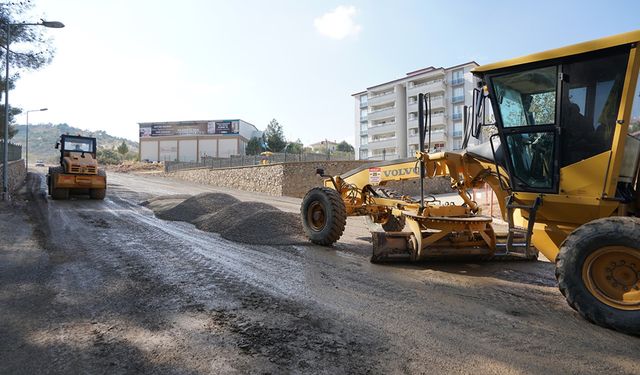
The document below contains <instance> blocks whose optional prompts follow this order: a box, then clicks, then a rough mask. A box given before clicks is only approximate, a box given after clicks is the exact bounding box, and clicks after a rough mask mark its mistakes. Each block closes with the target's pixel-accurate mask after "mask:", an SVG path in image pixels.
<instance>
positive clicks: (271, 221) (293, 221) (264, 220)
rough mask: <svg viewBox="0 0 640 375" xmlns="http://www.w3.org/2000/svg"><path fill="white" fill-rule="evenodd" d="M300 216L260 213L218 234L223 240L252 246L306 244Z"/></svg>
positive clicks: (270, 212)
mask: <svg viewBox="0 0 640 375" xmlns="http://www.w3.org/2000/svg"><path fill="white" fill-rule="evenodd" d="M303 233H304V232H303V230H302V223H301V222H300V215H298V214H295V213H292V212H283V211H260V212H257V213H255V214H252V215H249V216H247V217H245V218H244V219H243V220H241V221H239V222H238V223H237V224H236V225H234V226H232V227H229V228H228V229H227V230H224V231H222V232H220V235H221V236H222V237H223V238H226V239H228V240H231V241H236V242H242V243H248V244H254V245H301V244H307V243H308V241H307V239H306V238H305V237H304V236H303Z"/></svg>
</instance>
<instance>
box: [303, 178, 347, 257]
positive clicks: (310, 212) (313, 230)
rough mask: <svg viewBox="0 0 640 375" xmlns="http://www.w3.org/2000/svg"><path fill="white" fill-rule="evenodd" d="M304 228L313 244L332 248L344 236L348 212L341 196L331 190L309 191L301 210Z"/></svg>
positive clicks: (318, 189) (322, 188)
mask: <svg viewBox="0 0 640 375" xmlns="http://www.w3.org/2000/svg"><path fill="white" fill-rule="evenodd" d="M300 215H301V217H302V226H303V227H304V231H305V233H306V234H307V237H308V238H309V240H311V242H313V243H315V244H318V245H322V246H330V245H332V244H333V243H335V242H336V241H338V239H340V237H341V236H342V232H344V227H345V225H346V224H347V210H346V208H345V206H344V202H343V201H342V197H341V196H340V194H339V193H338V192H337V191H335V190H333V189H330V188H326V187H319V188H313V189H311V190H309V192H308V193H307V195H305V197H304V199H303V200H302V207H301V208H300Z"/></svg>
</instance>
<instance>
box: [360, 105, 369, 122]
mask: <svg viewBox="0 0 640 375" xmlns="http://www.w3.org/2000/svg"><path fill="white" fill-rule="evenodd" d="M366 119H367V109H366V108H362V109H360V121H363V120H366Z"/></svg>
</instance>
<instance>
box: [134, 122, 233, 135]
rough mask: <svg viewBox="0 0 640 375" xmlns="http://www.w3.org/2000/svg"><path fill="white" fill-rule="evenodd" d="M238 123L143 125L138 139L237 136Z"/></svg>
mask: <svg viewBox="0 0 640 375" xmlns="http://www.w3.org/2000/svg"><path fill="white" fill-rule="evenodd" d="M239 132H240V121H238V120H224V121H210V122H199V123H188V124H180V123H174V124H171V123H168V124H167V123H165V124H144V126H140V137H166V136H194V135H204V134H239Z"/></svg>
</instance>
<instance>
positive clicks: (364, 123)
mask: <svg viewBox="0 0 640 375" xmlns="http://www.w3.org/2000/svg"><path fill="white" fill-rule="evenodd" d="M360 131H361V132H366V131H367V123H366V122H361V123H360Z"/></svg>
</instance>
